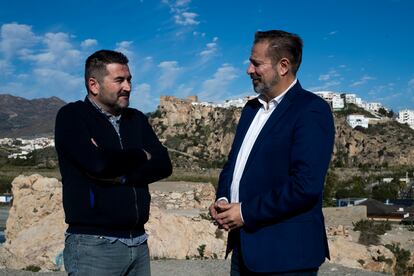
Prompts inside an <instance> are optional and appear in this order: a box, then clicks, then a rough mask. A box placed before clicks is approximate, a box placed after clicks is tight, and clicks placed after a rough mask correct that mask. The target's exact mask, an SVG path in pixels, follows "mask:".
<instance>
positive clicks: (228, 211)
mask: <svg viewBox="0 0 414 276" xmlns="http://www.w3.org/2000/svg"><path fill="white" fill-rule="evenodd" d="M224 202H225V201H224ZM210 208H211V207H210ZM218 208H219V209H218V212H217V214H216V216H215V220H216V222H217V223H218V224H219V226H220V227H222V228H223V229H224V230H226V231H229V230H233V229H235V228H239V227H242V226H243V224H244V223H243V220H242V218H241V211H240V203H225V204H220V205H218Z"/></svg>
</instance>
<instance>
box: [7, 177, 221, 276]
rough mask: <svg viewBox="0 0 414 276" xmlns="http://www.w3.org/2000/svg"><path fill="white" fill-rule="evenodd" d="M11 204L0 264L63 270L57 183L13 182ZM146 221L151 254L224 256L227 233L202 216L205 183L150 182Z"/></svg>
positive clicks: (207, 197)
mask: <svg viewBox="0 0 414 276" xmlns="http://www.w3.org/2000/svg"><path fill="white" fill-rule="evenodd" d="M12 186H13V189H12V192H13V197H14V198H13V205H12V207H11V209H10V213H9V217H8V220H7V225H6V233H5V234H6V243H5V244H4V245H3V246H2V247H1V248H0V254H1V255H2V256H1V257H2V258H0V265H3V266H5V267H9V268H16V269H21V268H24V267H27V266H29V265H34V266H38V267H41V268H42V269H44V270H55V269H63V266H62V262H63V259H62V251H63V247H64V232H65V229H66V225H65V223H64V212H63V208H62V200H61V198H62V188H61V183H60V182H59V181H58V180H57V179H54V178H45V177H42V176H40V175H38V174H35V175H31V176H22V175H21V176H18V177H16V178H15V179H14V180H13V183H12ZM150 187H151V188H150V190H151V194H152V197H153V200H152V202H153V203H152V206H151V214H150V221H149V222H148V223H147V224H146V229H147V232H148V233H149V236H150V238H149V240H148V244H149V247H150V254H151V257H152V258H175V259H186V258H201V257H205V258H223V257H224V253H225V245H226V239H227V235H225V234H224V233H223V232H222V230H217V227H216V226H214V225H213V223H212V222H211V220H210V218H209V216H208V215H207V207H208V206H209V204H210V203H211V202H213V200H214V188H213V186H212V185H211V184H208V183H185V182H174V183H155V184H154V185H151V186H150Z"/></svg>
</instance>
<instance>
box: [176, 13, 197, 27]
mask: <svg viewBox="0 0 414 276" xmlns="http://www.w3.org/2000/svg"><path fill="white" fill-rule="evenodd" d="M197 16H198V14H196V13H194V12H180V13H176V14H175V15H174V20H175V23H176V24H178V25H183V26H188V25H198V24H199V23H200V21H197V20H196V17H197Z"/></svg>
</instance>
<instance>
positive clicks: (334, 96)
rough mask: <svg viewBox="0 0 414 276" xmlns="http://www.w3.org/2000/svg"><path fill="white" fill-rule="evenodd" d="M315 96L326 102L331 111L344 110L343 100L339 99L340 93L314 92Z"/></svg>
mask: <svg viewBox="0 0 414 276" xmlns="http://www.w3.org/2000/svg"><path fill="white" fill-rule="evenodd" d="M314 93H315V94H316V95H318V96H319V97H321V98H322V99H324V100H325V101H327V102H328V103H329V104H330V105H331V107H332V109H333V110H335V111H336V110H342V109H344V108H345V102H344V99H343V98H341V94H340V93H336V92H332V91H316V92H314Z"/></svg>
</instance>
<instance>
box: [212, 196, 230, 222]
mask: <svg viewBox="0 0 414 276" xmlns="http://www.w3.org/2000/svg"><path fill="white" fill-rule="evenodd" d="M227 204H228V203H227V201H226V200H224V199H220V200H217V201H216V202H214V203H213V204H211V205H210V208H209V211H210V216H211V217H212V218H213V219H214V220H216V217H217V214H218V213H220V211H221V207H224V206H226V205H227Z"/></svg>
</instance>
